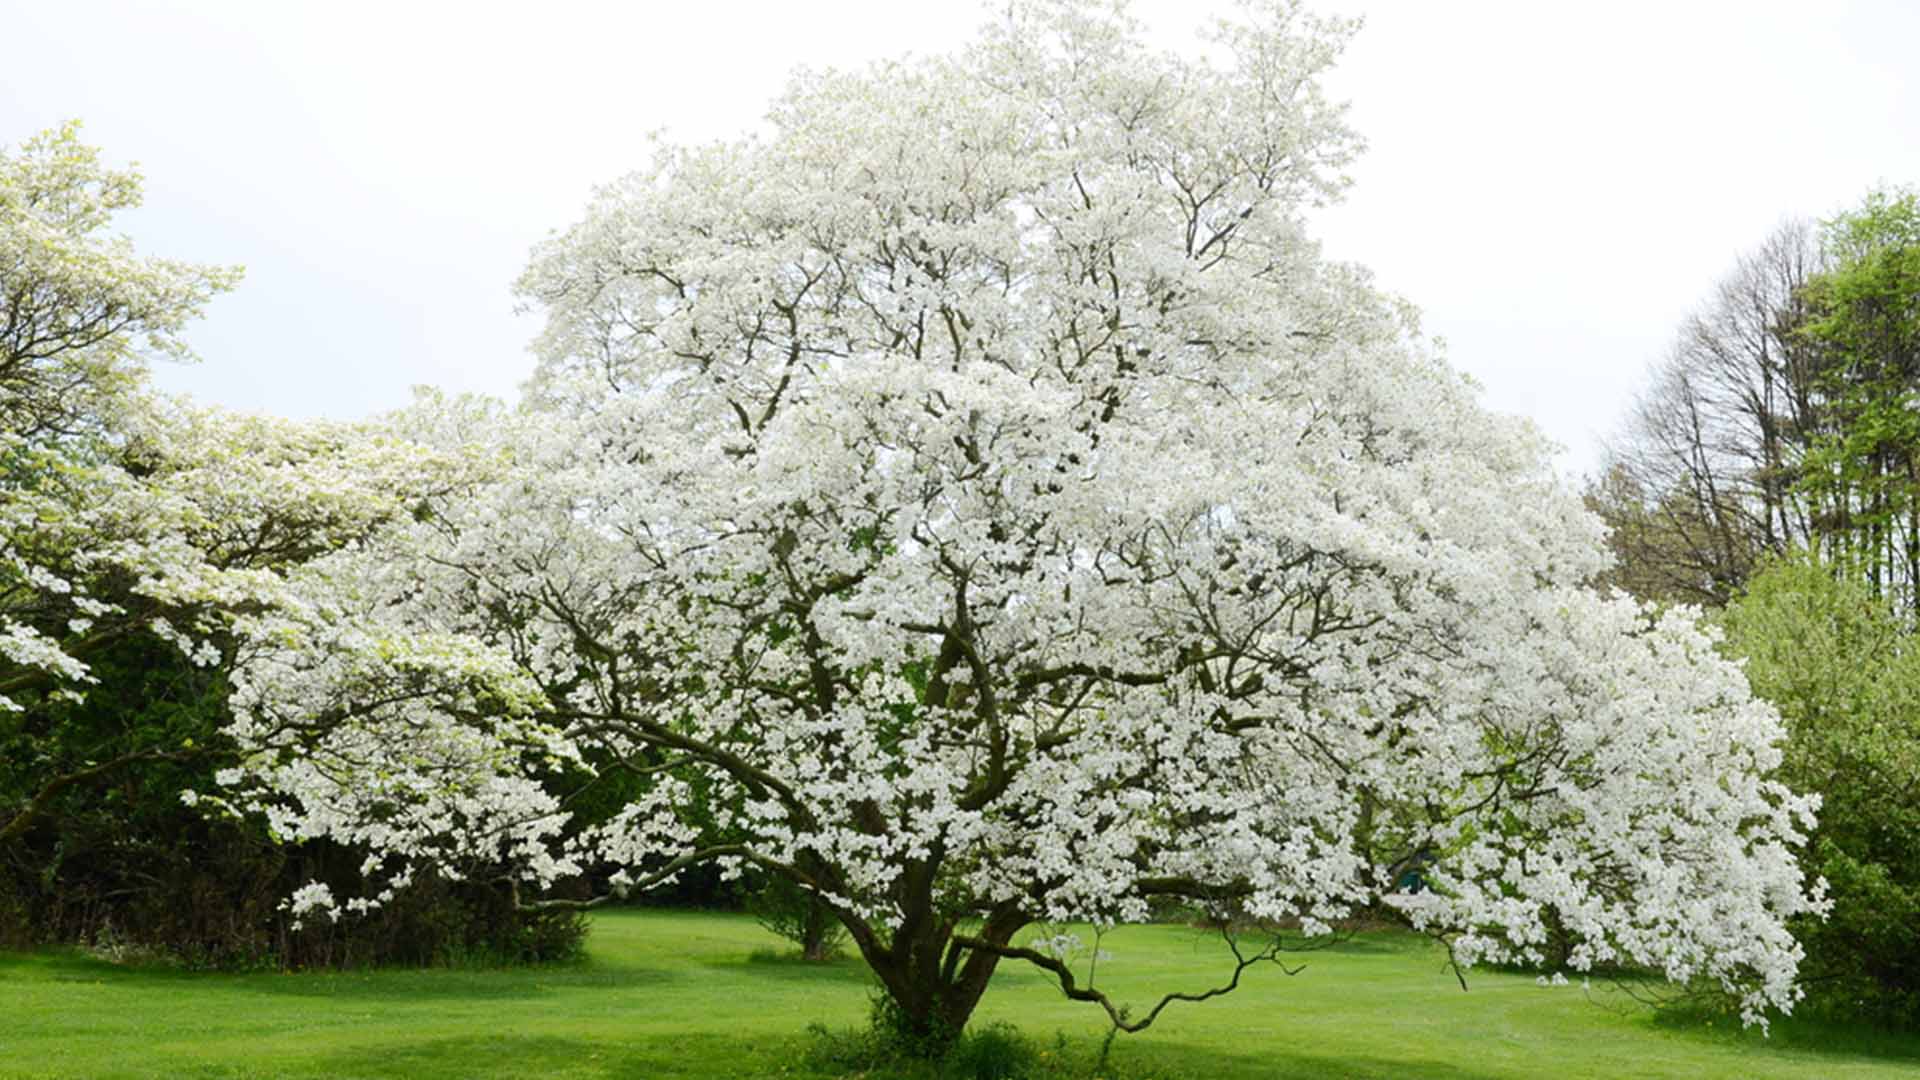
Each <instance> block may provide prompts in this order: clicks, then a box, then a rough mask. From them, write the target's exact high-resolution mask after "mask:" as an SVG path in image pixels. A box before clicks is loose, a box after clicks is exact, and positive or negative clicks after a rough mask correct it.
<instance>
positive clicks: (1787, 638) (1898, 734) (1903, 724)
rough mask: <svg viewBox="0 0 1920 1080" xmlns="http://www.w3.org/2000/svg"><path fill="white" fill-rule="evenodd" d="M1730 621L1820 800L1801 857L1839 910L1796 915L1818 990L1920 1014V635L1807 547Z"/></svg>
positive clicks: (1810, 989) (1888, 1013)
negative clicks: (1825, 915) (1823, 882)
mask: <svg viewBox="0 0 1920 1080" xmlns="http://www.w3.org/2000/svg"><path fill="white" fill-rule="evenodd" d="M1724 623H1725V626H1726V631H1727V645H1728V648H1729V649H1730V650H1731V651H1732V652H1733V653H1734V654H1735V655H1737V656H1740V657H1742V658H1744V659H1745V660H1746V668H1747V676H1748V678H1749V679H1750V680H1751V681H1752V684H1753V689H1754V693H1755V694H1757V695H1758V696H1760V697H1763V698H1766V699H1768V700H1770V701H1772V702H1773V703H1774V704H1775V705H1776V706H1778V707H1779V709H1780V714H1781V717H1782V718H1783V719H1784V720H1785V721H1786V724H1787V731H1788V737H1787V743H1786V747H1785V751H1786V757H1785V762H1784V764H1783V766H1782V774H1783V776H1784V777H1785V778H1786V780H1787V781H1788V783H1789V784H1791V785H1792V786H1793V787H1794V788H1795V789H1796V790H1800V791H1811V792H1818V793H1819V794H1820V795H1821V796H1822V798H1823V799H1824V804H1823V805H1822V807H1821V810H1820V817H1819V825H1818V827H1817V829H1816V831H1815V832H1814V834H1813V836H1812V838H1811V841H1810V843H1809V845H1808V849H1807V855H1806V856H1805V861H1806V864H1807V870H1808V872H1809V874H1810V875H1811V874H1818V875H1820V876H1823V877H1825V878H1826V879H1827V884H1828V889H1829V896H1830V897H1831V899H1832V900H1833V910H1832V912H1831V914H1830V915H1829V916H1828V918H1827V919H1825V920H1824V921H1823V920H1819V919H1812V918H1806V919H1802V920H1801V921H1800V922H1799V924H1798V925H1797V926H1796V928H1795V929H1796V935H1797V936H1798V937H1799V938H1800V940H1801V942H1802V943H1803V944H1804V945H1805V947H1806V950H1807V959H1806V963H1805V964H1804V966H1803V969H1802V970H1803V977H1802V978H1803V985H1804V986H1805V987H1806V989H1807V993H1808V996H1809V998H1810V1001H1811V1003H1812V1005H1813V1006H1814V1007H1815V1008H1816V1009H1818V1008H1826V1009H1829V1010H1831V1011H1833V1012H1835V1013H1839V1014H1842V1015H1867V1016H1872V1017H1875V1018H1877V1019H1879V1020H1881V1021H1883V1022H1888V1023H1914V1022H1920V637H1916V636H1915V635H1914V634H1912V633H1909V632H1907V631H1906V630H1905V629H1904V628H1903V627H1902V626H1901V625H1900V624H1899V623H1898V622H1897V621H1896V620H1895V619H1894V617H1893V616H1892V615H1891V614H1889V612H1888V611H1887V610H1886V608H1885V606H1884V605H1883V604H1882V603H1880V602H1879V601H1877V600H1876V599H1875V598H1874V596H1873V595H1872V593H1871V591H1870V589H1869V587H1868V585H1867V583H1866V582H1865V580H1863V579H1861V578H1859V577H1857V576H1855V575H1853V574H1851V573H1846V572H1844V571H1842V572H1836V568H1835V567H1832V566H1830V565H1827V564H1823V563H1820V562H1818V561H1816V560H1814V559H1812V558H1810V557H1807V556H1804V555H1802V556H1800V557H1797V558H1795V559H1791V560H1784V561H1779V562H1776V563H1774V564H1771V565H1770V566H1769V567H1768V568H1767V569H1766V570H1765V571H1763V572H1762V573H1760V574H1759V575H1758V576H1756V577H1755V578H1754V579H1753V581H1752V583H1751V584H1750V586H1749V587H1748V589H1747V591H1746V592H1745V594H1744V595H1742V596H1741V597H1740V598H1739V599H1738V600H1737V601H1736V602H1735V603H1734V604H1732V605H1731V606H1730V607H1729V608H1728V609H1727V611H1726V613H1725V616H1724Z"/></svg>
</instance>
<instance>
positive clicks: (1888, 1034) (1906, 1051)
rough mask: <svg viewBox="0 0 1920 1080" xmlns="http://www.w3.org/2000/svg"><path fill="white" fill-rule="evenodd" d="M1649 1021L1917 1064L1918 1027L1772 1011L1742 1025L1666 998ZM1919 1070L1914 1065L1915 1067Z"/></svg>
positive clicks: (1797, 1048)
mask: <svg viewBox="0 0 1920 1080" xmlns="http://www.w3.org/2000/svg"><path fill="white" fill-rule="evenodd" d="M1653 1025H1654V1026H1655V1027H1657V1028H1659V1029H1660V1030H1662V1031H1665V1032H1667V1033H1669V1034H1672V1035H1677V1036H1681V1037H1683V1038H1689V1039H1699V1040H1701V1041H1705V1042H1718V1043H1726V1044H1732V1045H1739V1046H1747V1047H1752V1048H1754V1049H1765V1050H1772V1051H1787V1052H1790V1053H1800V1054H1807V1055H1810V1056H1818V1057H1820V1058H1821V1059H1823V1060H1832V1061H1835V1062H1844V1061H1848V1060H1858V1061H1863V1062H1874V1061H1911V1062H1914V1063H1915V1064H1916V1066H1920V1032H1915V1031H1889V1030H1887V1029H1885V1028H1878V1027H1873V1026H1871V1025H1867V1024H1850V1023H1845V1022H1842V1021H1837V1020H1830V1019H1825V1018H1816V1017H1806V1016H1783V1017H1776V1018H1775V1019H1774V1021H1773V1024H1772V1027H1771V1029H1770V1030H1769V1031H1768V1032H1767V1033H1766V1034H1762V1033H1761V1031H1760V1030H1759V1029H1758V1028H1742V1027H1741V1026H1740V1020H1739V1018H1738V1017H1736V1016H1728V1015H1725V1014H1721V1013H1716V1012H1713V1011H1711V1010H1707V1009H1702V1008H1698V1007H1691V1006H1688V1005H1686V1004H1672V1005H1667V1006H1664V1007H1661V1008H1658V1009H1655V1010H1653ZM1915 1073H1916V1075H1920V1067H1917V1068H1916V1069H1915Z"/></svg>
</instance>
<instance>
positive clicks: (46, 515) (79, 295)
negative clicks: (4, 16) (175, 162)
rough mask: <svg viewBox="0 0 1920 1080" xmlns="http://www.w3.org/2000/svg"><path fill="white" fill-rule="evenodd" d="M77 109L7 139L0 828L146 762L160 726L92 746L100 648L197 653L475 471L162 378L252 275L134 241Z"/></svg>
mask: <svg viewBox="0 0 1920 1080" xmlns="http://www.w3.org/2000/svg"><path fill="white" fill-rule="evenodd" d="M139 198H140V182H139V176H138V174H137V173H134V172H133V171H131V170H116V169H110V168H107V167H106V166H104V165H103V164H102V162H101V160H100V155H99V152H98V151H97V150H96V149H95V148H93V147H91V146H88V145H86V144H85V143H83V142H81V141H80V139H79V132H78V128H77V126H76V125H72V124H69V125H66V126H65V127H62V128H59V129H57V130H54V131H49V132H44V133H42V134H40V135H37V136H35V137H33V138H30V139H28V140H26V141H25V142H24V143H22V144H21V145H20V146H19V147H18V148H17V149H8V148H0V745H4V746H5V747H6V751H7V754H8V758H9V760H8V763H7V764H8V768H7V769H6V770H3V772H4V773H5V774H6V775H5V776H4V777H0V779H4V780H7V781H12V783H8V784H0V843H4V842H7V841H11V840H14V839H16V838H18V837H20V836H22V835H24V834H25V832H26V831H27V829H28V828H29V827H30V826H31V825H33V824H34V822H35V820H36V818H37V817H38V816H39V815H40V814H41V812H42V811H43V810H44V809H45V808H46V807H47V806H48V805H49V803H50V802H51V801H52V800H53V799H54V798H55V797H57V796H59V795H60V794H61V792H63V791H65V790H68V789H70V788H73V787H74V786H75V785H77V784H80V783H81V782H83V781H85V780H88V779H92V778H96V777H100V776H104V775H106V774H108V773H110V772H113V771H115V770H123V769H124V768H125V767H127V766H129V765H132V764H134V763H135V762H140V761H152V760H155V759H159V758H169V757H174V758H177V757H182V756H191V754H192V751H191V749H188V748H182V747H181V746H179V745H178V744H177V743H172V744H163V743H159V742H156V741H154V740H153V739H150V738H133V737H129V738H128V739H122V740H115V741H112V742H110V743H108V744H105V745H101V744H98V743H96V742H94V741H91V740H86V741H83V749H82V750H80V751H75V752H71V753H69V752H68V751H71V750H73V748H72V747H68V746H66V745H65V742H66V740H63V739H62V738H60V737H58V736H59V733H58V732H56V731H54V730H53V729H54V728H55V727H56V726H58V724H59V721H58V720H57V719H55V718H54V716H53V715H52V712H53V711H52V710H50V709H49V708H48V706H49V705H53V704H58V703H62V702H65V703H73V702H79V701H81V700H83V699H84V698H85V696H86V695H87V694H88V693H89V692H90V691H91V690H92V689H93V688H94V687H95V685H96V684H97V683H98V682H99V679H98V676H97V675H96V673H95V670H94V663H95V661H96V660H97V659H98V658H99V657H100V656H101V655H102V654H104V653H106V652H108V651H110V650H112V649H114V648H116V647H118V646H119V645H120V644H122V643H124V642H126V641H127V640H129V639H131V638H135V637H138V636H141V635H158V636H159V637H161V638H163V639H165V640H166V641H168V642H170V643H172V644H173V645H176V646H178V647H179V648H180V649H181V651H182V652H183V654H184V655H185V656H186V657H187V658H188V659H189V660H191V661H192V662H193V663H196V664H200V665H203V666H204V665H212V664H214V663H216V662H218V661H220V660H222V659H224V657H223V656H222V653H223V649H225V648H228V647H230V646H231V643H232V639H231V638H230V637H229V636H228V635H227V633H226V631H227V629H228V626H229V620H230V619H231V618H233V617H234V616H235V615H237V614H239V613H241V612H257V611H259V610H261V609H263V608H265V607H269V606H272V605H276V604H280V603H285V602H294V603H298V602H299V600H298V598H297V597H294V596H293V595H292V594H291V593H289V592H288V591H287V590H286V588H285V587H284V583H283V580H282V577H281V573H280V571H281V569H282V568H284V567H285V566H286V565H289V564H292V563H295V562H298V561H300V560H302V559H306V558H311V557H313V556H315V555H317V554H319V553H322V552H326V551H331V550H333V549H335V548H337V547H340V546H341V545H343V544H346V543H349V542H351V541H353V540H355V539H356V538H358V537H360V536H362V535H364V534H366V533H367V532H369V531H370V530H371V529H372V528H373V527H374V525H375V524H376V523H378V522H380V521H382V520H384V519H385V518H388V517H392V516H394V515H396V514H401V515H404V514H406V513H407V512H409V511H410V510H411V508H412V505H413V502H412V500H414V499H417V498H418V497H420V496H421V495H423V494H425V493H428V492H431V491H434V490H442V489H445V488H446V487H447V486H448V485H449V484H451V483H453V482H454V478H456V477H457V476H458V475H459V473H460V470H461V469H462V468H464V466H463V465H462V464H461V463H460V459H458V458H455V457H450V456H446V455H436V454H434V453H432V452H428V451H426V450H425V449H424V448H423V447H422V446H420V445H419V444H418V443H416V442H410V441H403V440H398V439H393V438H378V437H376V433H374V432H372V431H371V430H370V429H365V428H361V427H356V426H353V425H342V424H325V423H295V422H290V421H282V420H274V419H268V418H263V417H247V416H237V415H233V414H229V413H223V412H220V411H217V410H206V409H198V408H194V407H191V406H188V405H186V404H183V403H180V402H175V401H171V400H168V399H165V398H162V397H160V396H157V395H155V394H153V393H152V392H151V391H150V390H149V389H148V387H147V385H146V376H147V366H146V365H147V363H148V361H149V360H150V359H151V358H154V357H167V358H174V359H186V358H189V357H190V353H189V352H188V350H187V348H186V346H185V343H184V342H183V341H182V339H181V337H180V333H181V330H182V328H183V327H184V326H185V325H186V324H187V323H188V322H189V321H190V320H191V319H193V318H195V317H196V316H197V315H198V314H199V313H200V310H201V308H202V307H203V306H204V304H205V303H206V302H207V300H208V299H210V298H211V297H212V296H213V295H214V294H215V293H217V292H219V291H221V290H223V289H225V288H227V287H229V286H230V285H231V284H232V283H233V282H234V281H235V280H237V279H238V276H239V271H238V270H237V269H231V268H221V267H208V266H200V265H195V264H190V263H182V262H176V261H172V260H166V259H155V258H144V257H140V256H137V255H135V254H134V252H133V250H132V247H131V244H130V243H129V242H128V241H127V240H126V239H125V238H124V237H117V236H114V235H113V234H112V233H111V231H110V229H111V226H112V220H113V217H114V215H115V214H116V213H117V212H119V211H121V210H124V209H127V208H129V207H131V206H134V205H137V204H138V202H139Z"/></svg>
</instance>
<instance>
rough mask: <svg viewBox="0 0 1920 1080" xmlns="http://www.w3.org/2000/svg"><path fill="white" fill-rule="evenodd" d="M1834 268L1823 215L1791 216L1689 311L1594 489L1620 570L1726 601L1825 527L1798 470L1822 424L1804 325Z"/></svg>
mask: <svg viewBox="0 0 1920 1080" xmlns="http://www.w3.org/2000/svg"><path fill="white" fill-rule="evenodd" d="M1825 269H1826V265H1825V259H1824V256H1823V255H1822V249H1821V245H1820V243H1819V240H1818V235H1817V233H1816V231H1815V228H1814V226H1813V225H1812V224H1811V223H1810V222H1807V221H1804V220H1788V221H1784V222H1782V223H1781V224H1780V225H1779V226H1778V227H1776V228H1775V229H1774V231H1773V232H1772V234H1770V235H1769V236H1768V237H1767V238H1766V240H1765V241H1764V242H1762V243H1761V244H1760V246H1759V247H1757V248H1755V249H1754V250H1753V251H1751V252H1748V253H1747V254H1745V255H1742V256H1741V257H1740V258H1739V260H1738V261H1737V262H1736V263H1735V264H1734V266H1733V269H1732V270H1731V271H1730V272H1729V273H1728V274H1727V275H1726V276H1725V277H1724V278H1722V279H1721V280H1720V282H1719V284H1718V285H1717V286H1716V288H1715V289H1714V291H1713V294H1712V296H1711V297H1709V298H1708V300H1707V301H1706V302H1705V303H1704V304H1703V305H1702V306H1701V307H1700V308H1699V309H1698V310H1696V311H1695V312H1694V313H1693V314H1691V315H1690V316H1688V318H1687V319H1686V321H1685V322H1684V323H1682V324H1681V327H1680V330H1679V333H1678V334H1677V335H1676V337H1675V340H1674V343H1673V346H1672V350H1671V351H1670V352H1669V353H1668V355H1667V357H1666V359H1665V360H1664V361H1663V362H1662V363H1660V364H1659V365H1658V366H1657V367H1656V368H1655V369H1654V371H1653V374H1652V381H1651V384H1650V385H1649V386H1648V388H1647V389H1646V390H1645V391H1644V392H1643V393H1642V394H1641V395H1640V397H1639V398H1638V400H1637V401H1636V402H1635V403H1634V406H1633V409H1632V411H1631V413H1630V414H1629V415H1628V418H1627V421H1626V423H1625V426H1624V428H1623V430H1622V432H1621V433H1620V434H1619V435H1618V436H1617V437H1616V438H1615V439H1614V440H1613V441H1612V442H1611V443H1610V444H1609V445H1608V446H1607V448H1606V453H1605V457H1604V467H1603V470H1602V473H1601V476H1600V477H1599V478H1598V479H1597V480H1595V481H1594V482H1593V483H1592V484H1591V485H1590V487H1589V489H1588V501H1589V503H1590V505H1592V506H1593V507H1594V509H1595V510H1597V511H1598V512H1599V513H1600V514H1601V516H1602V517H1603V518H1605V519H1606V520H1607V522H1608V523H1609V524H1610V525H1612V526H1613V530H1614V531H1613V537H1612V544H1613V547H1614V552H1615V555H1616V556H1617V557H1618V559H1619V560H1620V565H1619V567H1617V568H1616V570H1615V572H1614V580H1613V582H1612V583H1613V584H1616V585H1619V586H1620V587H1622V588H1624V589H1626V590H1628V591H1629V592H1633V593H1635V594H1637V595H1640V596H1643V597H1646V598H1648V599H1659V600H1668V601H1686V602H1692V603H1706V604H1712V605H1720V604H1724V603H1725V602H1726V601H1727V600H1729V599H1730V598H1731V597H1732V595H1733V594H1734V592H1735V591H1736V590H1737V589H1738V588H1739V587H1740V585H1741V584H1742V583H1743V582H1745V581H1746V579H1747V577H1748V575H1749V574H1750V573H1751V572H1752V570H1753V567H1754V565H1755V563H1756V561H1757V560H1758V559H1760V558H1761V557H1762V556H1764V555H1766V554H1767V553H1770V552H1783V551H1785V550H1787V549H1788V548H1790V547H1792V546H1794V545H1796V544H1804V543H1806V542H1807V541H1808V539H1809V538H1810V537H1811V535H1812V528H1813V522H1812V520H1811V515H1810V513H1809V506H1808V503H1807V501H1806V500H1805V499H1804V498H1802V497H1801V496H1800V495H1799V494H1798V493H1797V491H1796V483H1797V480H1798V478H1799V468H1800V463H1801V461H1802V460H1803V459H1804V457H1805V455H1806V452H1807V450H1808V448H1809V446H1810V445H1812V444H1813V442H1814V441H1815V440H1817V439H1818V438H1819V435H1820V420H1819V417H1820V409H1819V394H1818V378H1817V375H1818V372H1817V366H1818V363H1817V355H1818V353H1817V350H1816V349H1815V348H1813V347H1812V346H1811V345H1809V344H1808V343H1807V341H1806V340H1805V339H1804V337H1803V336H1802V335H1801V334H1799V333H1798V331H1797V328H1798V327H1800V326H1801V325H1803V324H1804V322H1805V321H1806V319H1807V314H1808V312H1807V309H1806V304H1807V293H1806V286H1807V284H1808V283H1809V282H1810V281H1811V280H1812V279H1813V278H1815V277H1816V276H1817V275H1819V274H1820V273H1822V272H1823V271H1824V270H1825Z"/></svg>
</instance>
